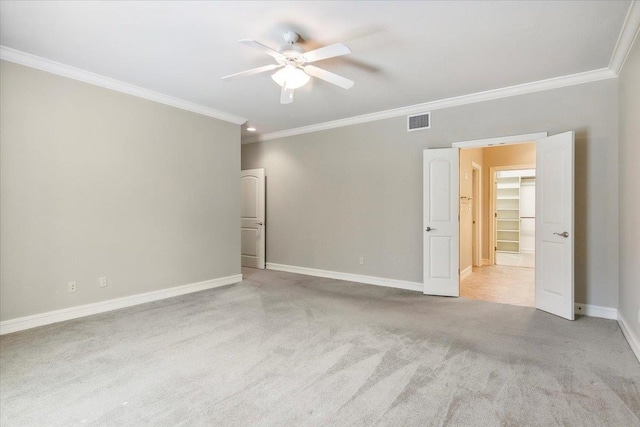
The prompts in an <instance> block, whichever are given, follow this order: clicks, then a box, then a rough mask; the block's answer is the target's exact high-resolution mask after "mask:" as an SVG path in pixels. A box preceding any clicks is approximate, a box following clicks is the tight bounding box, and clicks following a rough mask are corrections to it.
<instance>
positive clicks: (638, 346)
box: [617, 310, 640, 362]
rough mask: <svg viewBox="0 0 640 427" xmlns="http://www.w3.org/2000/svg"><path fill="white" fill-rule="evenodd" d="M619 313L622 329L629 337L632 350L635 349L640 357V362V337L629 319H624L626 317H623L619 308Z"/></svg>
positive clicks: (619, 322) (625, 335)
mask: <svg viewBox="0 0 640 427" xmlns="http://www.w3.org/2000/svg"><path fill="white" fill-rule="evenodd" d="M617 313H618V325H619V326H620V329H621V330H622V334H623V335H624V337H625V338H626V339H627V342H628V343H629V346H630V347H631V351H633V354H635V355H636V358H638V362H640V338H639V337H637V336H636V335H635V334H634V332H633V331H632V330H631V328H630V327H629V324H628V323H627V321H626V320H624V317H622V313H620V310H617Z"/></svg>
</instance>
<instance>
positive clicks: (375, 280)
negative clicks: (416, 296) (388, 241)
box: [267, 262, 424, 292]
mask: <svg viewBox="0 0 640 427" xmlns="http://www.w3.org/2000/svg"><path fill="white" fill-rule="evenodd" d="M267 270H277V271H286V272H288V273H297V274H306V275H307V276H315V277H326V278H327V279H338V280H347V281H349V282H358V283H365V284H368V285H376V286H386V287H388V288H397V289H406V290H408V291H417V292H422V290H423V289H424V286H423V285H422V283H419V282H409V281H405V280H397V279H384V278H382V277H374V276H362V275H360V274H352V273H340V272H338V271H329V270H318V269H316V268H307V267H296V266H293V265H284V264H274V263H272V262H268V263H267Z"/></svg>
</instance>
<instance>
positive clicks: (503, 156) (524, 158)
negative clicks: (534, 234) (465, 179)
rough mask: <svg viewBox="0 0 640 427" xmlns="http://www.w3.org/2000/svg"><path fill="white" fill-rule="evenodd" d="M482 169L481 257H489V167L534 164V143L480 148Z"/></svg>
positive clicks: (490, 177)
mask: <svg viewBox="0 0 640 427" xmlns="http://www.w3.org/2000/svg"><path fill="white" fill-rule="evenodd" d="M482 155H483V161H484V163H483V169H482V174H483V176H484V179H483V181H482V200H483V206H482V218H484V220H483V222H482V236H483V239H482V243H483V244H482V258H483V259H489V254H490V253H491V251H492V248H491V239H490V238H489V229H490V227H489V224H490V223H491V221H492V220H493V219H492V214H491V185H492V179H493V177H492V176H491V172H490V171H491V168H493V167H497V166H514V165H520V166H521V165H535V164H536V144H535V143H528V144H514V145H504V146H499V147H487V148H483V149H482Z"/></svg>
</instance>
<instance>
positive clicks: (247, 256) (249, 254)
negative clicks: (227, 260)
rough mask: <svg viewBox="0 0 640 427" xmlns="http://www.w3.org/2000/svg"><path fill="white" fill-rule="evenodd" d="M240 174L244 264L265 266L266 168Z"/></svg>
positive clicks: (258, 266)
mask: <svg viewBox="0 0 640 427" xmlns="http://www.w3.org/2000/svg"><path fill="white" fill-rule="evenodd" d="M240 176H241V177H240V187H241V191H242V207H241V216H242V219H241V225H240V235H241V242H242V243H241V251H242V255H241V256H242V266H243V267H253V268H264V242H265V228H266V222H265V217H264V211H265V208H264V193H265V187H264V169H251V170H244V171H242V172H241V175H240Z"/></svg>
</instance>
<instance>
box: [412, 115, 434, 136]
mask: <svg viewBox="0 0 640 427" xmlns="http://www.w3.org/2000/svg"><path fill="white" fill-rule="evenodd" d="M430 127H431V113H422V114H416V115H414V116H408V117H407V132H413V131H414V130H422V129H429V128H430Z"/></svg>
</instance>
